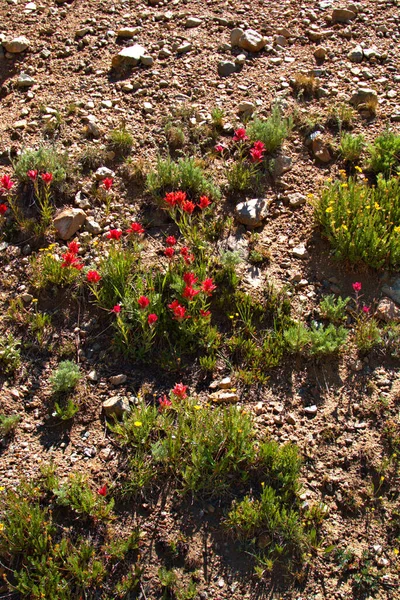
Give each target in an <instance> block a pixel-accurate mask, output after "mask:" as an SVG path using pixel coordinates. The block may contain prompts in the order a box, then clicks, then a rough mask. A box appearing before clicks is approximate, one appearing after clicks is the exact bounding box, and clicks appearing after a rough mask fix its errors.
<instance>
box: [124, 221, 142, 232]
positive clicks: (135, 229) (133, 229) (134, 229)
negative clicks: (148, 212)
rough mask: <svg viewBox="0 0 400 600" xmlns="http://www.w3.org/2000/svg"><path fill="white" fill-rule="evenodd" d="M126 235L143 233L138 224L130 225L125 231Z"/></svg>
mask: <svg viewBox="0 0 400 600" xmlns="http://www.w3.org/2000/svg"><path fill="white" fill-rule="evenodd" d="M126 233H134V234H136V235H141V234H142V233H144V229H143V227H142V226H141V224H140V223H132V225H131V226H130V227H129V229H127V231H126Z"/></svg>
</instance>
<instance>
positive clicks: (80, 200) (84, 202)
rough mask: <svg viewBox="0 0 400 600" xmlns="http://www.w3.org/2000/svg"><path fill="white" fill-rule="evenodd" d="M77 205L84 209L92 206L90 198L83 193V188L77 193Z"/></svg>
mask: <svg viewBox="0 0 400 600" xmlns="http://www.w3.org/2000/svg"><path fill="white" fill-rule="evenodd" d="M75 206H77V207H78V208H81V209H82V210H86V209H87V208H90V202H89V198H87V197H86V196H84V195H83V193H82V190H79V191H78V192H76V194H75Z"/></svg>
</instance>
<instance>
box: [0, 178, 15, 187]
mask: <svg viewBox="0 0 400 600" xmlns="http://www.w3.org/2000/svg"><path fill="white" fill-rule="evenodd" d="M0 185H1V187H2V188H3V189H4V190H11V188H12V186H13V185H14V182H13V181H11V177H10V176H9V175H3V177H0Z"/></svg>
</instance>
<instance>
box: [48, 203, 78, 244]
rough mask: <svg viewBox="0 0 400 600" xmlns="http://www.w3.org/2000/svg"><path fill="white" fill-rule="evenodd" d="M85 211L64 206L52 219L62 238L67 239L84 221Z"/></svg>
mask: <svg viewBox="0 0 400 600" xmlns="http://www.w3.org/2000/svg"><path fill="white" fill-rule="evenodd" d="M85 219H86V213H85V212H84V211H83V210H82V209H80V208H66V209H64V210H63V211H62V212H60V213H59V214H58V215H57V216H56V217H55V219H54V220H53V225H54V227H55V229H56V231H57V233H58V235H59V237H60V238H61V239H62V240H69V239H70V238H71V237H72V236H73V235H74V234H75V233H76V232H77V231H78V229H80V228H81V227H82V225H83V223H84V222H85Z"/></svg>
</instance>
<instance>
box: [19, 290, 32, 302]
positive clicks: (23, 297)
mask: <svg viewBox="0 0 400 600" xmlns="http://www.w3.org/2000/svg"><path fill="white" fill-rule="evenodd" d="M21 300H22V302H24V303H25V304H30V303H31V302H32V300H33V296H32V294H28V292H24V293H23V294H21Z"/></svg>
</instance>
